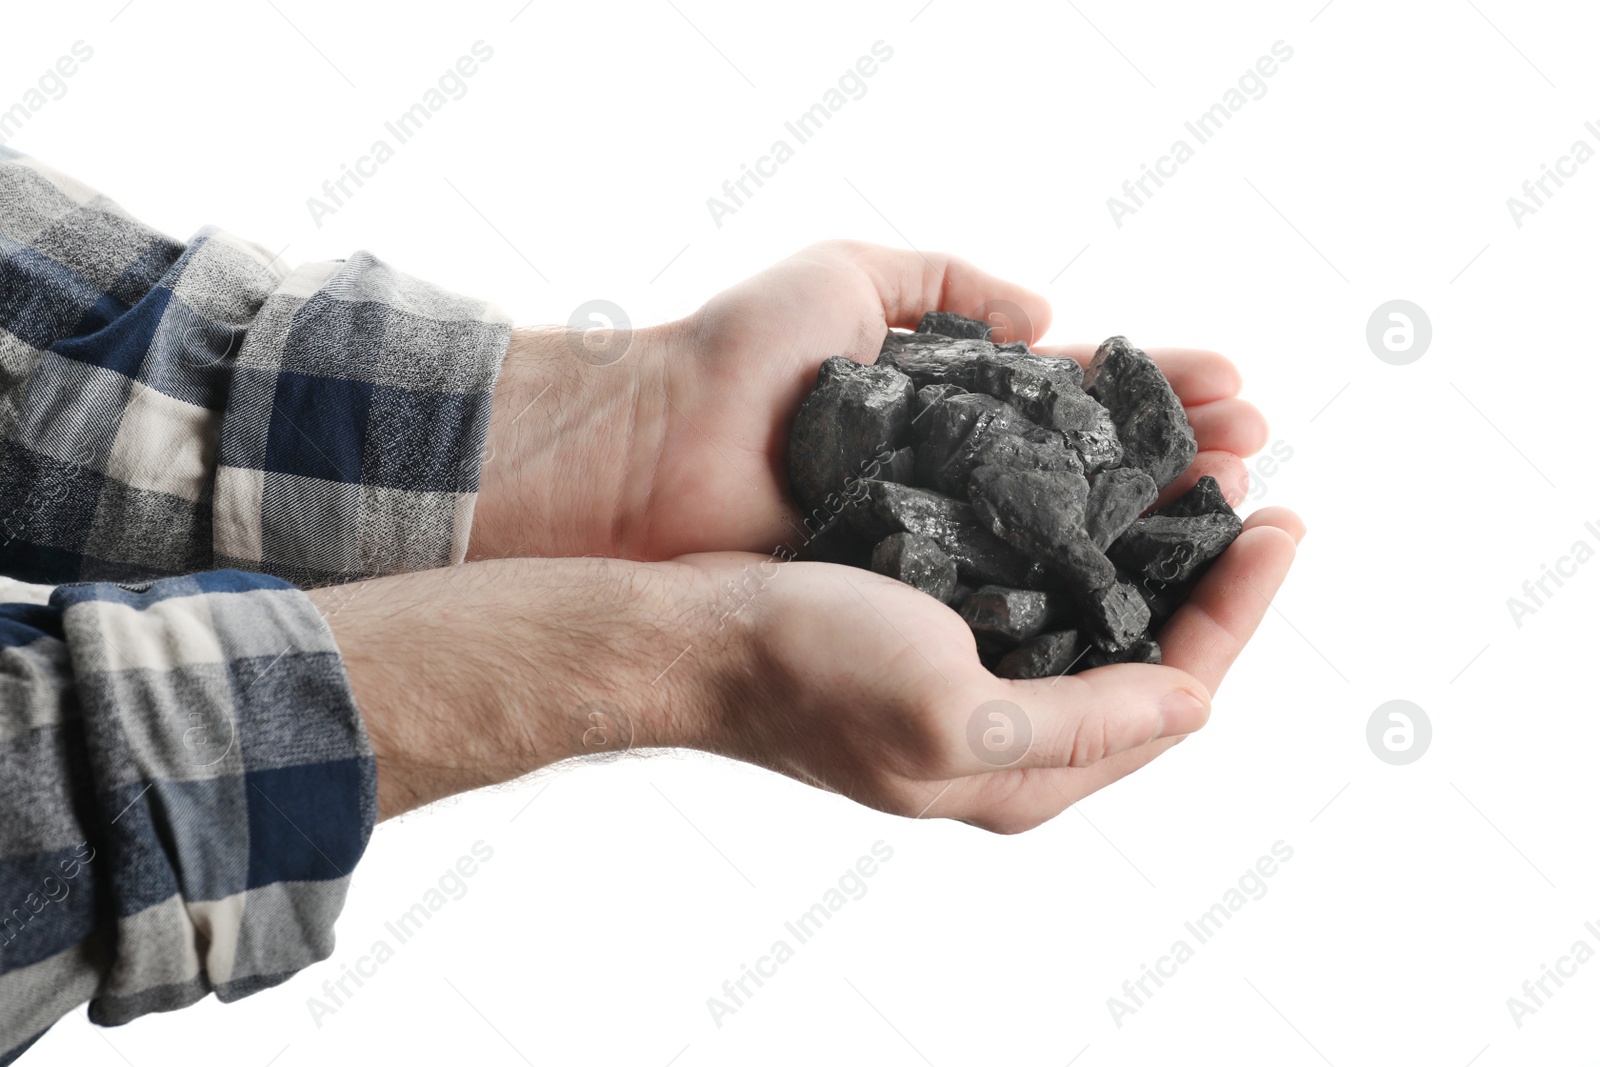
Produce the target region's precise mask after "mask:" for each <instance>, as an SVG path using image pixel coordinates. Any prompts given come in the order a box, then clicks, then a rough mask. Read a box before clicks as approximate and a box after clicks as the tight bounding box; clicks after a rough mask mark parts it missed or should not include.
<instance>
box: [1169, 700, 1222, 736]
mask: <svg viewBox="0 0 1600 1067" xmlns="http://www.w3.org/2000/svg"><path fill="white" fill-rule="evenodd" d="M1210 715H1211V705H1210V704H1208V703H1207V702H1206V701H1203V700H1201V699H1200V698H1199V697H1197V696H1195V695H1194V694H1193V693H1191V692H1189V691H1188V690H1187V689H1177V690H1174V691H1173V692H1171V693H1168V694H1167V696H1166V699H1165V700H1163V701H1162V702H1161V724H1162V725H1161V736H1162V737H1171V736H1172V735H1173V734H1192V733H1194V732H1195V731H1196V730H1198V729H1200V727H1202V726H1204V725H1205V724H1206V719H1207V718H1209V717H1210Z"/></svg>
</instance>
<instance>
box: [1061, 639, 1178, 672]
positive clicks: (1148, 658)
mask: <svg viewBox="0 0 1600 1067" xmlns="http://www.w3.org/2000/svg"><path fill="white" fill-rule="evenodd" d="M1160 662H1161V646H1160V645H1158V644H1156V643H1155V642H1154V641H1152V640H1151V639H1150V638H1148V637H1144V638H1140V639H1139V640H1137V641H1135V642H1133V643H1132V644H1130V645H1129V646H1128V647H1127V648H1124V649H1122V650H1120V651H1117V652H1108V651H1106V650H1105V649H1103V648H1098V647H1096V648H1091V649H1090V650H1089V651H1088V652H1087V653H1085V654H1084V657H1083V661H1082V662H1081V663H1080V664H1079V665H1078V670H1084V671H1087V670H1093V669H1094V668H1095V667H1104V666H1107V665H1108V664H1112V663H1160ZM1074 673H1076V672H1074Z"/></svg>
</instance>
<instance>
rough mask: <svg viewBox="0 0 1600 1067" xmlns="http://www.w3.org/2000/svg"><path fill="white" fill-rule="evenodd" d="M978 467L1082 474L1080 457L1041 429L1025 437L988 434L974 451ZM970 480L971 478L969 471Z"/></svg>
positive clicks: (1058, 436)
mask: <svg viewBox="0 0 1600 1067" xmlns="http://www.w3.org/2000/svg"><path fill="white" fill-rule="evenodd" d="M973 458H974V460H975V462H974V463H973V465H972V469H973V470H976V469H977V468H978V467H1009V468H1011V469H1012V470H1024V471H1071V472H1072V473H1074V474H1082V473H1083V457H1082V456H1080V455H1078V453H1077V452H1075V451H1073V450H1072V449H1070V448H1068V447H1067V446H1066V443H1065V442H1064V441H1063V440H1062V439H1061V435H1060V434H1059V433H1056V432H1055V431H1054V430H1046V429H1044V428H1043V427H1040V428H1039V429H1038V430H1034V431H1030V432H1028V433H1027V434H1025V435H1019V434H1014V433H991V434H988V435H986V436H985V437H984V439H983V441H982V443H980V444H979V445H978V447H977V449H976V450H975V451H974V452H973ZM968 473H969V477H970V473H971V472H970V471H969V472H968Z"/></svg>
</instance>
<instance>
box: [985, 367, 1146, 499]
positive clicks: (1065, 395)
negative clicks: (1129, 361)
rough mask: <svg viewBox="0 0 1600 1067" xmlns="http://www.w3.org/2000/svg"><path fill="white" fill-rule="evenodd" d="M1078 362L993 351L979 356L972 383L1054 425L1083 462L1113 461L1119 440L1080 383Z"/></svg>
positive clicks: (1088, 465)
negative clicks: (975, 378)
mask: <svg viewBox="0 0 1600 1067" xmlns="http://www.w3.org/2000/svg"><path fill="white" fill-rule="evenodd" d="M1082 378H1083V368H1082V367H1081V366H1079V364H1078V361H1077V360H1074V359H1055V358H1051V357H1048V356H1039V355H1034V354H1033V353H1031V352H1030V353H1025V354H1024V353H1014V352H1000V351H998V350H997V351H996V352H994V353H993V354H992V355H983V356H979V357H978V377H977V386H978V388H979V389H981V390H983V391H984V392H986V393H990V394H992V395H994V396H997V397H999V398H1000V399H1001V400H1004V401H1006V402H1007V403H1008V404H1010V405H1012V406H1013V407H1015V408H1016V409H1017V410H1018V411H1020V412H1022V414H1023V415H1025V416H1026V417H1027V418H1029V419H1031V420H1032V421H1034V422H1036V423H1038V424H1039V425H1040V426H1045V427H1049V428H1050V429H1052V430H1058V431H1060V432H1061V433H1062V434H1064V435H1066V440H1067V442H1068V443H1069V444H1071V445H1072V447H1073V448H1074V450H1075V451H1077V452H1078V453H1079V454H1080V455H1082V457H1083V459H1084V467H1085V469H1086V470H1089V471H1096V470H1099V469H1101V468H1102V467H1107V466H1116V465H1117V463H1118V462H1119V461H1120V460H1121V458H1122V443H1121V441H1120V440H1119V439H1118V437H1117V427H1116V423H1115V422H1114V421H1113V419H1112V417H1111V413H1110V412H1109V411H1107V410H1106V409H1105V408H1104V407H1103V406H1102V405H1101V404H1100V402H1099V401H1097V400H1095V399H1094V398H1093V397H1091V396H1089V394H1087V393H1085V392H1084V391H1083V389H1082V387H1081V385H1080V382H1081V381H1082Z"/></svg>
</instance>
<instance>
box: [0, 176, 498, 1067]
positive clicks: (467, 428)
mask: <svg viewBox="0 0 1600 1067" xmlns="http://www.w3.org/2000/svg"><path fill="white" fill-rule="evenodd" d="M509 337H510V327H509V324H508V323H507V322H506V321H505V320H504V318H503V317H502V316H501V315H499V314H498V313H497V312H495V311H494V310H493V309H491V308H489V307H487V306H486V305H484V304H483V303H481V302H478V301H472V300H466V299H463V298H460V297H456V296H452V295H450V294H448V293H445V292H442V291H441V290H439V289H436V288H434V287H432V286H429V285H427V284H425V283H422V282H419V281H417V280H416V279H413V278H410V277H407V276H406V275H403V274H400V273H399V272H397V271H395V270H394V269H393V268H391V267H389V266H387V265H386V264H384V263H382V262H381V261H379V260H377V259H376V258H374V257H373V256H371V255H368V254H366V253H358V254H356V255H355V256H353V257H351V258H350V259H348V260H345V261H339V262H329V263H316V264H310V265H307V266H303V267H300V268H298V269H295V270H290V269H288V268H286V267H284V266H282V265H281V264H279V263H278V261H277V259H276V258H275V257H274V256H272V255H271V254H270V253H268V252H266V251H264V250H263V249H262V248H261V247H259V246H257V245H253V244H250V243H248V242H245V241H242V240H239V239H238V238H236V237H232V236H230V235H228V234H226V233H223V232H221V231H218V230H214V229H205V230H202V231H201V232H200V233H199V234H198V235H196V236H195V237H194V239H192V240H191V241H190V242H189V243H188V244H187V245H184V244H179V243H177V242H175V241H172V240H170V239H169V238H166V237H164V236H162V235H161V234H159V233H156V232H154V231H152V230H150V229H148V228H146V227H145V226H143V225H141V224H139V223H138V222H136V221H134V220H133V219H131V218H129V217H128V215H127V214H126V213H124V212H123V211H122V210H121V209H120V208H118V207H117V206H116V205H115V204H113V203H112V202H110V201H108V200H106V199H105V198H104V197H101V196H99V195H98V194H96V193H95V192H94V191H93V190H90V189H88V188H86V187H84V186H82V185H81V184H79V183H77V182H75V181H73V180H71V179H70V178H67V177H65V176H63V175H61V174H58V173H56V172H54V171H51V170H49V169H48V168H46V167H44V166H42V165H41V164H39V163H37V162H35V161H33V160H31V159H28V158H26V157H24V156H21V155H18V154H17V153H16V152H14V151H11V150H9V149H5V148H3V147H0V575H3V576H4V577H0V1067H3V1065H4V1064H8V1063H10V1062H12V1061H13V1060H14V1059H15V1058H16V1057H17V1056H19V1055H20V1054H21V1053H22V1052H23V1051H24V1050H25V1049H26V1048H27V1047H28V1046H29V1045H31V1044H32V1043H33V1042H34V1041H35V1040H37V1038H38V1037H39V1036H40V1035H41V1034H42V1033H43V1032H44V1031H45V1030H46V1029H48V1027H49V1026H50V1025H51V1024H52V1023H54V1022H55V1021H56V1020H57V1019H58V1018H60V1017H61V1016H62V1015H63V1014H65V1013H66V1012H68V1011H70V1010H71V1009H72V1007H74V1006H75V1005H77V1004H79V1003H82V1002H84V1001H86V1000H87V1001H89V1002H90V1005H89V1017H90V1019H91V1020H93V1021H94V1022H96V1023H100V1024H103V1025H116V1024H120V1023H125V1022H128V1021H130V1020H132V1019H135V1018H137V1017H138V1016H140V1015H143V1014H145V1013H146V1012H151V1011H169V1010H173V1009H176V1008H180V1007H184V1006H186V1005H188V1004H191V1003H194V1002H195V1001H197V1000H199V999H201V998H202V997H204V996H205V995H206V994H208V993H215V994H216V995H217V996H218V998H219V999H221V1000H224V1001H228V1000H235V999H238V998H240V997H243V996H246V995H248V994H250V993H253V992H256V991H257V990H260V989H264V988H266V987H268V986H272V985H276V984H278V983H280V982H283V981H285V980H286V979H287V978H289V977H290V976H291V975H293V974H294V973H295V972H296V971H298V970H300V969H302V968H304V967H306V966H308V965H310V964H311V963H314V962H316V961H318V960H321V959H324V958H326V957H327V956H328V955H329V954H330V952H331V951H332V947H333V935H332V927H333V922H334V919H335V918H336V916H337V915H338V914H339V911H340V909H341V907H342V905H343V902H344V897H345V892H346V889H347V887H348V883H349V877H350V871H351V869H352V868H353V867H354V865H355V863H356V861H357V860H358V859H359V858H360V856H361V853H362V851H363V849H364V848H365V846H366V842H367V839H368V837H369V836H370V834H371V832H372V827H373V823H374V821H375V818H376V777H375V768H374V765H373V758H372V751H371V748H370V746H369V744H368V741H367V736H366V732H365V729H364V728H363V726H362V722H361V718H360V716H359V714H358V713H357V710H356V707H355V705H354V702H353V700H352V698H351V695H350V689H349V682H348V680H347V678H346V676H345V672H344V667H343V664H342V662H341V660H340V658H339V653H338V649H337V648H336V647H335V645H334V642H333V638H332V635H331V634H330V632H329V630H328V628H327V625H326V623H325V622H324V620H323V618H322V616H321V615H320V614H319V613H318V612H317V610H316V609H315V608H314V607H313V606H312V604H311V602H310V601H309V600H308V599H307V598H306V596H305V594H304V593H302V592H300V590H299V589H298V588H297V586H299V585H323V584H331V583H338V582H344V581H348V580H350V579H353V578H357V577H366V576H371V575H375V574H382V573H389V572H397V571H407V570H417V569H422V568H427V567H436V566H443V565H446V564H450V563H459V562H460V561H461V560H462V559H463V558H464V557H465V554H466V547H467V536H468V532H469V529H470V525H471V520H472V511H473V505H474V503H475V501H476V492H477V481H478V468H479V462H480V460H479V457H480V455H481V451H482V448H483V442H484V437H485V434H486V431H487V425H488V417H489V404H490V399H491V396H492V393H493V390H494V384H495V379H496V376H497V375H498V373H499V367H500V361H501V359H502V358H503V356H504V354H505V350H506V346H507V343H508V341H509Z"/></svg>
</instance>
